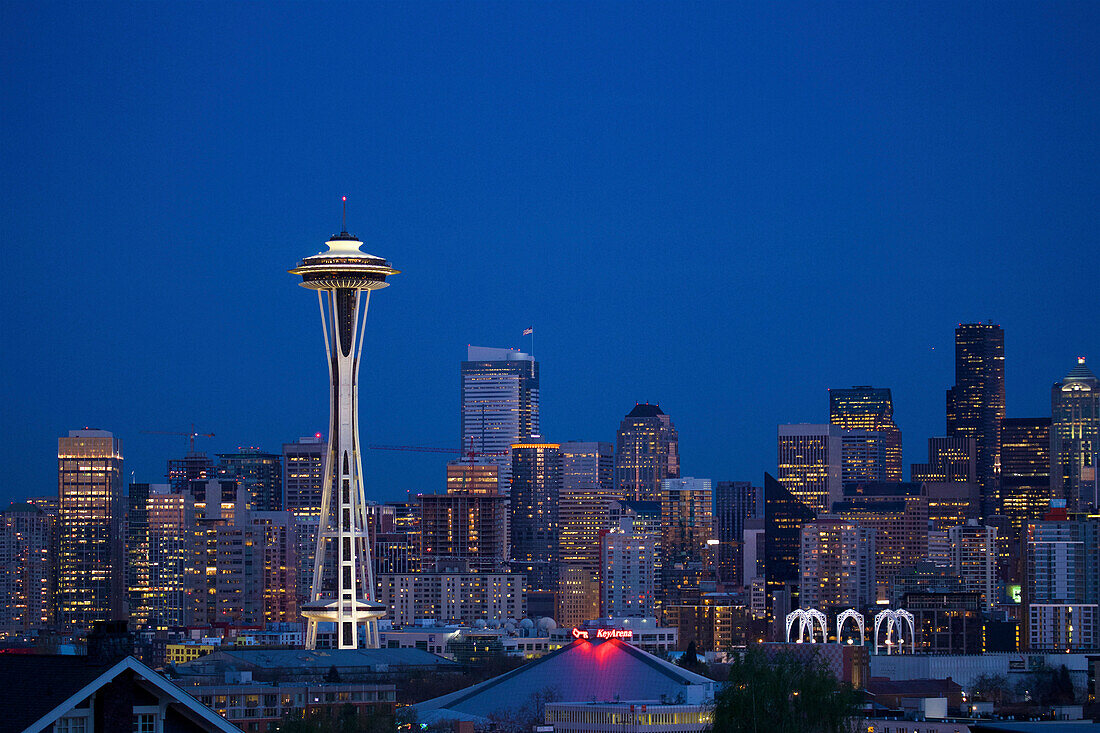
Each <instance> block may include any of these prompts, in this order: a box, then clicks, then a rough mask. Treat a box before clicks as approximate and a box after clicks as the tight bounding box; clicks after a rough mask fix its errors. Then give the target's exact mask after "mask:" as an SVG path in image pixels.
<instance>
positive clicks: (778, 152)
mask: <svg viewBox="0 0 1100 733" xmlns="http://www.w3.org/2000/svg"><path fill="white" fill-rule="evenodd" d="M959 5H961V7H958V6H959ZM1098 37H1100V5H1098V4H1096V3H1079V4H1071V3H1062V2H1058V3H1033V4H1026V5H1019V4H1010V3H999V2H998V3H964V4H956V3H948V2H920V3H909V4H901V3H875V4H866V5H865V4H857V3H850V2H845V3H839V4H828V3H826V4H819V3H806V4H776V3H759V4H754V5H749V4H744V3H728V4H717V3H707V4H681V3H653V4H636V3H595V4H588V3H584V4H571V3H552V4H549V3H546V4H533V3H512V2H509V3H505V2H501V3H444V2H430V3H422V4H415V5H403V4H397V3H386V4H382V5H371V6H365V7H364V6H362V5H359V4H354V5H342V4H323V5H303V4H282V5H274V6H270V5H268V4H261V3H223V4H211V3H206V4H192V3H171V4H155V3H141V4H133V5H106V6H103V5H100V4H93V3H74V4H68V5H62V4H51V3H47V4H39V3H31V2H26V3H14V2H11V1H10V0H5V2H3V4H2V5H0V63H2V68H3V70H4V72H3V74H2V75H0V110H2V112H0V133H2V134H0V146H2V148H0V193H2V201H3V205H2V207H0V235H2V237H3V243H4V249H5V254H6V262H5V274H6V284H5V287H4V288H3V295H2V298H0V324H2V325H0V328H2V332H0V343H2V344H3V354H4V359H3V379H2V386H3V394H2V396H0V399H2V404H3V410H2V419H3V422H2V425H0V429H2V433H3V435H4V439H3V440H2V441H0V446H2V447H0V460H2V461H3V472H2V480H0V498H16V499H17V498H21V497H24V496H28V495H39V494H48V493H51V492H55V491H56V481H57V479H56V452H55V451H56V447H57V437H58V436H60V435H63V434H65V432H66V431H67V430H68V429H70V428H74V427H81V426H85V425H90V426H97V427H102V428H105V429H109V430H113V431H114V432H115V433H116V435H119V436H120V437H121V438H122V439H123V443H124V452H125V454H126V472H127V474H129V473H130V472H131V471H133V472H134V473H135V476H136V479H137V480H139V481H141V480H145V481H158V480H162V476H163V473H164V470H165V469H164V460H165V459H167V458H169V457H176V456H179V455H182V453H183V452H184V450H185V441H184V439H182V438H174V437H169V436H158V435H144V434H142V433H141V432H140V431H142V430H167V431H175V430H178V431H186V430H188V429H189V426H190V424H191V423H192V422H194V423H195V424H196V425H197V427H198V428H199V429H200V430H201V431H203V432H214V433H216V434H217V437H216V438H215V439H208V440H205V441H203V442H201V443H200V447H201V448H202V449H205V450H207V451H209V452H211V453H213V452H217V451H225V450H231V449H233V448H234V447H235V446H237V445H257V446H261V447H264V448H267V449H269V450H273V451H278V450H279V446H280V444H281V443H282V442H284V441H287V440H293V439H295V438H296V437H297V436H299V435H305V434H310V433H312V432H314V431H316V430H323V429H324V425H325V422H326V419H327V409H328V408H327V394H328V392H327V386H326V370H325V364H324V358H323V346H322V340H321V335H320V324H319V316H318V313H317V305H316V299H315V297H314V295H313V294H312V293H310V292H308V291H306V290H303V289H301V288H299V287H297V285H296V284H295V281H296V278H294V277H292V276H291V275H288V274H287V273H286V270H287V269H288V268H289V267H292V266H293V265H294V264H295V262H296V261H297V260H298V259H299V258H301V257H303V256H306V255H309V254H313V253H316V252H318V251H319V250H321V249H322V243H323V241H324V240H325V239H327V238H328V236H330V235H331V234H334V233H335V232H337V231H338V230H339V228H340V227H339V224H340V204H339V198H340V196H341V195H342V194H347V195H348V197H349V227H348V228H349V229H350V230H351V231H352V232H353V233H355V234H357V235H359V237H360V238H361V239H363V240H364V241H365V242H366V246H365V248H364V249H365V250H367V251H369V252H372V253H374V254H378V255H382V256H385V257H387V258H389V259H390V260H392V261H393V263H394V266H395V267H397V268H399V269H400V270H402V271H403V272H402V274H401V275H399V276H397V277H395V278H394V279H393V286H392V287H390V288H388V289H386V290H384V291H382V292H380V293H378V294H376V295H375V297H374V298H373V302H372V308H371V315H370V317H369V319H368V326H369V329H368V335H367V341H366V346H365V349H367V350H368V351H369V356H368V357H367V359H366V360H365V363H364V365H363V370H362V381H363V386H362V388H361V395H360V400H361V405H362V409H361V417H362V423H363V428H362V437H363V441H364V442H368V443H372V442H373V443H387V444H418V445H430V446H441V447H451V446H455V445H456V444H457V443H458V430H459V424H458V365H459V361H460V360H461V359H462V358H463V357H464V354H465V347H466V345H467V344H468V343H474V344H478V345H485V346H514V347H524V346H527V345H528V340H527V339H525V338H522V337H521V335H520V334H521V331H522V330H523V328H524V327H526V326H529V325H534V327H535V329H536V342H535V347H536V356H537V357H538V358H539V360H540V362H541V364H542V425H543V434H544V436H545V437H546V438H548V439H551V440H569V439H592V440H596V439H598V440H614V435H615V430H616V428H617V426H618V422H619V420H620V419H621V418H622V416H623V415H624V414H625V413H626V412H627V411H628V410H629V409H630V408H631V407H632V406H633V405H634V403H635V402H637V401H656V402H659V403H660V404H661V406H662V407H663V408H664V409H665V411H666V412H668V413H669V414H670V415H671V416H672V418H673V421H674V422H675V424H676V426H677V427H678V429H679V432H680V441H681V443H680V445H681V453H682V458H683V468H684V474H685V475H694V476H706V477H711V478H714V479H752V480H756V481H759V480H761V475H762V472H763V471H765V470H773V469H774V466H775V430H776V425H777V424H778V423H786V422H823V421H826V420H827V418H828V401H827V393H826V389H827V388H828V387H842V386H849V385H853V384H872V385H875V386H887V387H891V388H892V389H893V393H894V401H895V417H896V419H897V421H898V424H899V426H900V427H901V429H902V431H903V434H904V439H905V453H906V455H905V459H906V463H909V462H913V461H919V460H921V459H922V458H923V455H924V449H925V438H927V437H928V436H930V435H939V434H942V433H943V431H944V390H945V389H946V388H947V387H949V386H950V385H951V384H952V382H953V379H954V372H953V329H954V327H955V325H956V324H957V323H959V322H961V321H976V320H987V319H993V320H995V321H997V322H999V323H1000V324H1002V325H1003V326H1004V328H1005V333H1006V371H1007V393H1008V394H1007V403H1008V414H1009V416H1016V417H1023V416H1033V415H1048V414H1049V409H1050V407H1049V405H1050V403H1049V387H1050V384H1051V383H1052V382H1053V381H1054V380H1056V379H1058V378H1060V377H1061V376H1062V375H1063V374H1065V373H1066V372H1067V371H1068V370H1069V369H1070V368H1071V367H1072V366H1073V359H1074V356H1076V355H1077V354H1084V355H1088V356H1089V357H1091V358H1090V364H1091V365H1092V367H1093V369H1094V371H1100V370H1098V369H1097V367H1098V365H1100V328H1098V324H1100V318H1098V316H1100V297H1098V295H1097V288H1096V283H1097V272H1098V271H1097V253H1098V251H1100V248H1098V247H1097V241H1098V236H1097V224H1098V218H1100V205H1098V198H1100V184H1098V175H1100V123H1098V120H1100V61H1098V58H1100V55H1098V48H1097V45H1096V39H1097V38H1098ZM445 460H446V456H441V455H438V454H418V453H382V452H374V453H370V454H368V455H367V456H366V457H365V461H364V469H365V472H366V480H367V486H368V495H369V496H373V497H374V498H378V499H393V498H399V497H401V496H403V495H404V492H405V491H406V490H408V489H411V490H414V491H431V490H438V489H440V488H441V487H442V478H443V464H444V462H445ZM128 478H129V477H128Z"/></svg>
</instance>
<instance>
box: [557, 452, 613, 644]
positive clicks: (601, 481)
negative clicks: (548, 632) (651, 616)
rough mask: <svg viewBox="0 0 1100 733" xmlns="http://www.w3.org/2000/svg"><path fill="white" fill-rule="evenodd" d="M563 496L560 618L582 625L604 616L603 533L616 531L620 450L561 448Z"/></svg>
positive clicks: (561, 621) (560, 504)
mask: <svg viewBox="0 0 1100 733" xmlns="http://www.w3.org/2000/svg"><path fill="white" fill-rule="evenodd" d="M560 450H561V463H562V487H561V492H560V493H559V496H558V522H559V525H560V527H561V529H560V533H559V535H558V557H559V559H560V563H561V565H560V567H559V578H558V599H557V600H558V609H557V615H556V616H555V620H556V621H557V622H558V623H559V624H561V625H563V626H567V625H576V624H579V623H581V622H583V621H587V620H588V619H592V618H596V617H597V616H598V615H599V607H600V569H601V561H600V535H601V534H602V533H604V532H606V531H607V530H608V529H610V528H611V526H612V525H611V524H610V516H611V508H612V504H613V503H614V502H616V501H617V500H618V499H620V498H621V497H620V496H619V495H618V494H617V493H615V480H614V473H615V471H614V469H615V451H614V448H613V447H612V446H611V444H610V443H603V442H576V441H574V442H569V443H562V444H561V449H560Z"/></svg>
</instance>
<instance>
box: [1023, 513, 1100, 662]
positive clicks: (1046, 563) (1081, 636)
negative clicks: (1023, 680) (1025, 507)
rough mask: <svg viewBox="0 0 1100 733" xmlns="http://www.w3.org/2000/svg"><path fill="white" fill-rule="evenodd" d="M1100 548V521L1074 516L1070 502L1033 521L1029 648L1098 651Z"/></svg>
mask: <svg viewBox="0 0 1100 733" xmlns="http://www.w3.org/2000/svg"><path fill="white" fill-rule="evenodd" d="M1059 503H1061V502H1060V501H1059ZM1098 549H1100V522H1097V521H1096V520H1095V519H1084V518H1082V517H1080V516H1077V517H1070V516H1069V514H1068V513H1067V512H1066V510H1065V508H1064V507H1056V508H1054V509H1051V510H1050V511H1049V512H1048V513H1047V514H1046V515H1045V516H1044V517H1043V519H1041V520H1038V521H1034V522H1029V523H1028V526H1027V529H1026V558H1027V561H1026V567H1027V582H1026V583H1025V584H1024V608H1025V617H1024V621H1026V624H1025V625H1024V628H1023V630H1021V633H1020V636H1021V642H1022V643H1023V644H1025V645H1026V646H1025V648H1026V649H1027V650H1029V651H1044V650H1046V651H1068V650H1074V651H1076V650H1083V649H1087V650H1092V649H1096V648H1097V645H1098V644H1100V605H1098V601H1100V597H1098V595H1100V594H1098V584H1097V582H1096V578H1097V576H1098V574H1100V563H1098V557H1100V555H1098Z"/></svg>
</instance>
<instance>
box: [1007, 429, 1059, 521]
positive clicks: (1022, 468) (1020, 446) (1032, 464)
mask: <svg viewBox="0 0 1100 733" xmlns="http://www.w3.org/2000/svg"><path fill="white" fill-rule="evenodd" d="M1050 438H1051V436H1050V418H1048V417H1025V418H1013V417H1008V418H1005V419H1004V420H1002V421H1001V507H1000V511H999V512H998V513H999V514H1002V515H1004V516H1006V517H1009V518H1010V519H1011V520H1012V527H1013V529H1014V530H1015V531H1016V532H1017V533H1019V532H1020V531H1021V530H1022V528H1023V527H1024V526H1025V525H1026V524H1027V523H1028V522H1029V521H1034V520H1037V519H1041V518H1042V516H1043V515H1044V514H1045V513H1046V512H1047V510H1048V509H1049V508H1050V496H1051V493H1050V491H1051V490H1050Z"/></svg>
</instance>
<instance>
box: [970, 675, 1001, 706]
mask: <svg viewBox="0 0 1100 733" xmlns="http://www.w3.org/2000/svg"><path fill="white" fill-rule="evenodd" d="M970 689H971V697H972V698H973V699H975V700H981V701H983V702H991V703H993V704H994V705H996V706H998V707H999V706H1001V705H1003V704H1004V703H1005V702H1008V699H1007V698H1008V696H1009V695H1008V693H1009V681H1008V677H1005V676H1004V675H1003V674H982V675H978V676H977V677H975V678H974V682H973V683H972V684H971V685H970Z"/></svg>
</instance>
